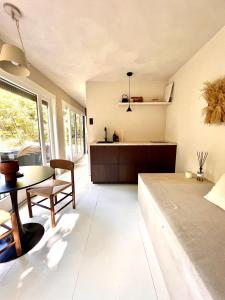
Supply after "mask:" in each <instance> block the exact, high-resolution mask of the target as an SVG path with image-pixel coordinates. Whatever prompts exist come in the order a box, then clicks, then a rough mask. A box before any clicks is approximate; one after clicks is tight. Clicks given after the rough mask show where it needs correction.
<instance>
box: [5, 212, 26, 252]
mask: <svg viewBox="0 0 225 300" xmlns="http://www.w3.org/2000/svg"><path fill="white" fill-rule="evenodd" d="M9 220H11V224H12V227H9V226H8V225H6V224H5V223H6V222H8V221H9ZM0 226H1V227H3V228H4V229H6V231H5V232H4V233H2V234H1V235H0V241H1V248H0V254H2V253H3V252H4V251H6V250H8V249H9V248H10V247H13V246H15V249H16V254H17V256H21V255H22V248H21V243H20V236H19V229H18V224H17V220H16V214H15V213H14V212H12V213H11V214H10V213H9V212H7V211H5V210H3V209H0Z"/></svg>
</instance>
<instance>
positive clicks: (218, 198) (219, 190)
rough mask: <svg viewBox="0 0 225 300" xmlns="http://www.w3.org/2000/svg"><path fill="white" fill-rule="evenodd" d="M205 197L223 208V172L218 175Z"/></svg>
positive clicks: (224, 180) (224, 202)
mask: <svg viewBox="0 0 225 300" xmlns="http://www.w3.org/2000/svg"><path fill="white" fill-rule="evenodd" d="M205 199H207V200H208V201H210V202H212V203H214V204H215V205H217V206H219V207H221V208H222V209H224V210H225V173H224V174H223V175H222V176H221V177H220V179H219V180H218V181H217V183H216V184H215V185H214V187H213V188H212V189H211V191H210V192H209V193H208V194H207V195H205Z"/></svg>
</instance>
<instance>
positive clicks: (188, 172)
mask: <svg viewBox="0 0 225 300" xmlns="http://www.w3.org/2000/svg"><path fill="white" fill-rule="evenodd" d="M185 178H187V179H190V178H192V172H191V171H186V172H185Z"/></svg>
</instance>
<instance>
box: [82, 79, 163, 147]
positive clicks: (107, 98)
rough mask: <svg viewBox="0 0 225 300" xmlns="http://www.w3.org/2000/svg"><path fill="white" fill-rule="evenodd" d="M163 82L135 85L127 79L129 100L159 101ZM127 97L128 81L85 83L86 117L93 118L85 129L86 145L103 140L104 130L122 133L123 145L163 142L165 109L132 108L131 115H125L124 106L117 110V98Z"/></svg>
mask: <svg viewBox="0 0 225 300" xmlns="http://www.w3.org/2000/svg"><path fill="white" fill-rule="evenodd" d="M165 85H166V82H163V81H146V80H142V81H136V80H135V79H134V78H132V79H131V96H143V97H144V101H149V100H151V99H152V98H159V99H162V97H163V93H164V90H165ZM123 93H125V94H128V81H123V82H122V81H121V82H87V84H86V95H87V116H88V118H89V117H93V118H94V125H89V120H88V119H87V121H88V140H89V142H93V141H97V140H103V138H104V127H105V126H106V127H107V128H108V129H109V137H110V138H111V139H112V135H113V131H114V130H117V129H122V130H124V141H150V140H161V139H164V131H165V120H166V109H167V108H166V107H163V106H133V107H132V110H133V112H130V113H127V112H126V109H127V106H119V105H118V103H119V101H121V95H122V94H123Z"/></svg>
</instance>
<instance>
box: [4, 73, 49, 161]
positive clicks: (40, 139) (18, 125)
mask: <svg viewBox="0 0 225 300" xmlns="http://www.w3.org/2000/svg"><path fill="white" fill-rule="evenodd" d="M39 102H40V101H39V100H38V97H37V95H35V94H33V93H31V92H29V91H27V90H25V89H22V88H20V87H18V86H16V85H14V84H12V83H10V82H8V81H6V80H4V79H2V78H0V141H1V142H0V156H1V159H2V160H4V159H15V158H16V157H17V154H18V152H19V151H20V150H22V149H24V148H25V147H27V146H35V148H36V152H35V153H31V154H29V155H24V156H22V157H19V158H18V161H19V164H20V165H21V166H24V165H41V164H45V163H46V162H49V160H50V158H51V147H50V144H51V143H50V125H49V107H48V102H47V101H44V100H43V101H42V102H41V109H40V103H39ZM38 150H39V151H38Z"/></svg>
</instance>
